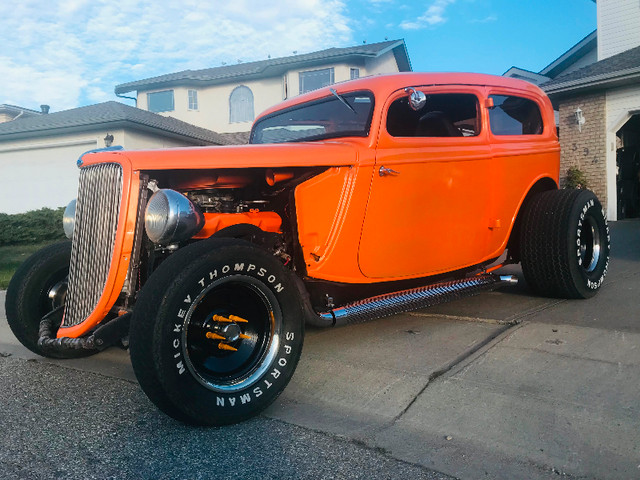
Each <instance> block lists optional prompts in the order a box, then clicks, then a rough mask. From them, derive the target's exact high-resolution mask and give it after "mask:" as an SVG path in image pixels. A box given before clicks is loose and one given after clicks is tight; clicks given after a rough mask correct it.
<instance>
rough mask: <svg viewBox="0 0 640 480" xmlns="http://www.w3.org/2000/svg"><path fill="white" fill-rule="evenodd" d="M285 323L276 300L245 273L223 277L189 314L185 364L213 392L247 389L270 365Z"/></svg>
mask: <svg viewBox="0 0 640 480" xmlns="http://www.w3.org/2000/svg"><path fill="white" fill-rule="evenodd" d="M281 325H282V314H281V311H280V309H279V307H278V303H277V301H276V298H275V296H274V295H273V293H272V292H271V291H270V290H268V289H267V288H265V287H264V285H262V284H261V283H260V282H258V281H257V280H255V279H254V278H252V277H248V276H244V275H234V276H230V277H227V278H223V279H220V280H218V281H216V282H214V283H212V284H211V285H210V286H209V287H207V288H206V289H205V290H204V291H203V292H201V293H200V295H199V296H198V298H196V300H195V301H194V302H193V304H192V305H191V307H190V308H189V310H188V312H187V315H186V316H185V323H184V328H183V329H182V349H183V353H184V358H185V364H186V366H187V368H188V370H189V372H190V373H191V374H192V375H193V376H194V378H195V379H196V380H197V381H198V382H199V383H200V384H202V385H203V386H204V387H206V388H207V389H209V390H213V391H217V392H227V393H231V392H236V391H238V390H242V389H245V388H247V387H249V386H251V385H253V384H255V383H256V382H257V381H258V380H260V378H261V377H262V376H263V375H264V374H265V373H266V372H267V370H268V368H269V366H270V365H271V364H272V362H273V360H274V358H275V356H276V353H277V351H278V348H279V344H280V330H281Z"/></svg>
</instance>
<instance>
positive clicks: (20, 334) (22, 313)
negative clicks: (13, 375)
mask: <svg viewBox="0 0 640 480" xmlns="http://www.w3.org/2000/svg"><path fill="white" fill-rule="evenodd" d="M70 259H71V242H69V241H64V242H60V243H55V244H53V245H49V246H47V247H44V248H43V249H42V250H38V251H37V252H36V253H34V254H33V255H31V256H30V257H29V258H28V259H27V260H25V261H24V263H23V264H22V265H20V267H18V269H17V270H16V273H15V274H14V275H13V277H12V278H11V281H10V282H9V287H8V288H7V297H6V300H5V312H6V314H7V323H9V327H10V328H11V331H12V332H13V334H14V335H15V336H16V338H17V339H18V340H19V341H20V343H22V344H23V345H24V346H25V347H27V348H28V349H29V350H31V351H32V352H34V353H37V354H38V355H42V356H43V357H49V358H81V357H86V356H89V355H93V354H94V353H97V350H51V349H47V348H42V347H40V346H39V345H38V339H39V337H40V333H39V329H40V320H41V319H42V317H44V316H45V315H46V314H47V313H49V312H51V311H52V310H54V309H55V308H57V307H60V306H61V305H63V304H64V298H65V294H66V279H67V276H68V275H69V261H70Z"/></svg>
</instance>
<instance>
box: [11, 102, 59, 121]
mask: <svg viewBox="0 0 640 480" xmlns="http://www.w3.org/2000/svg"><path fill="white" fill-rule="evenodd" d="M41 108H42V111H41V112H38V111H37V110H31V109H30V108H24V107H17V106H15V105H7V104H6V103H3V104H0V123H4V122H11V121H13V120H18V119H20V118H29V117H34V116H37V115H40V114H42V113H47V112H48V111H49V105H42V106H41ZM45 111H46V112H45Z"/></svg>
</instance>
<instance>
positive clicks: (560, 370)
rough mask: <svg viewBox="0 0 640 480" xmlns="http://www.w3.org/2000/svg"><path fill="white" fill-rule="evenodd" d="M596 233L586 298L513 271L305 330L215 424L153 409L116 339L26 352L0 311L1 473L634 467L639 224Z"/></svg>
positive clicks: (222, 474) (451, 472) (488, 473)
mask: <svg viewBox="0 0 640 480" xmlns="http://www.w3.org/2000/svg"><path fill="white" fill-rule="evenodd" d="M612 242H613V258H612V261H611V265H610V270H609V275H608V278H607V281H606V282H605V284H604V286H603V288H602V290H601V292H599V294H598V295H597V296H596V297H595V298H594V299H591V300H588V301H566V300H557V299H545V298H539V297H535V296H533V295H532V294H531V293H530V292H529V291H528V290H527V287H526V284H524V282H521V283H520V284H519V285H518V286H516V287H510V288H505V289H503V290H502V291H499V292H491V293H485V294H482V295H479V296H477V297H472V298H468V299H463V300H459V301H456V302H452V303H450V304H446V305H441V306H438V307H434V308H431V309H426V310H421V311H417V312H412V313H410V314H404V315H397V316H394V317H390V318H386V319H381V320H376V321H372V322H368V323H364V324H360V325H351V326H348V327H344V328H339V329H327V330H318V329H315V330H314V329H310V330H308V332H307V338H306V340H305V348H304V352H303V355H302V359H301V362H300V365H299V367H298V370H297V371H296V374H295V375H294V378H293V380H292V382H291V383H290V385H289V386H288V387H287V389H286V390H285V392H284V393H283V394H282V396H281V397H280V398H279V399H278V400H277V401H276V402H275V403H274V405H273V406H271V407H270V408H269V409H267V411H266V412H265V413H264V414H263V415H261V416H259V417H258V418H255V419H253V420H250V421H248V422H245V423H242V424H240V425H235V426H231V427H224V428H220V429H205V428H193V427H188V426H184V425H181V424H179V423H177V422H174V421H173V420H171V419H169V418H167V417H165V416H164V415H163V414H161V413H160V412H158V411H157V410H156V409H155V407H154V406H153V405H152V404H151V403H150V402H149V401H148V400H147V399H146V397H145V396H144V394H143V393H142V392H141V391H140V389H139V387H138V386H137V384H136V383H135V378H134V376H133V373H132V370H131V366H130V363H129V359H128V355H127V353H126V352H125V351H122V350H117V349H111V350H108V351H106V352H103V353H101V354H99V355H96V356H93V357H90V358H87V359H83V360H74V361H55V360H54V361H52V360H46V359H42V358H40V357H37V356H36V355H34V354H31V353H30V352H28V351H26V350H25V349H24V348H23V347H22V346H21V345H19V344H18V343H17V341H16V340H15V338H13V336H12V335H11V333H10V331H9V330H8V328H7V326H6V320H5V319H4V315H3V312H2V311H0V431H1V432H2V433H3V435H0V477H3V478H134V477H135V478H145V479H146V478H171V479H173V478H465V479H466V478H470V479H471V478H505V479H513V478H527V479H535V478H559V477H561V478H612V479H618V478H638V477H640V402H638V397H639V396H640V395H639V394H640V390H639V389H638V385H640V348H637V346H638V345H640V318H639V315H638V298H637V296H638V292H639V291H640V221H623V222H615V223H614V224H613V225H612ZM508 273H515V274H517V275H519V277H520V278H521V279H522V275H521V273H520V272H519V269H518V267H517V266H516V267H509V269H508ZM0 301H1V303H2V304H4V293H3V292H0ZM438 472H440V473H438Z"/></svg>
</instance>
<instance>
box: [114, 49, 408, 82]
mask: <svg viewBox="0 0 640 480" xmlns="http://www.w3.org/2000/svg"><path fill="white" fill-rule="evenodd" d="M401 46H404V40H389V41H385V42H379V43H371V44H363V45H357V46H355V47H346V48H329V49H327V50H320V51H318V52H311V53H306V54H302V55H293V56H290V57H280V58H272V59H268V60H259V61H257V62H247V63H239V64H237V65H226V66H222V67H214V68H205V69H202V70H184V71H182V72H176V73H169V74H167V75H160V76H158V77H152V78H146V79H143V80H137V81H134V82H128V83H122V84H120V85H117V86H116V88H115V92H116V94H122V93H127V92H131V91H133V90H140V89H141V88H146V89H150V88H156V87H158V88H159V87H162V86H166V85H171V84H173V83H174V82H181V83H189V82H191V83H209V84H211V83H217V82H222V81H224V80H227V79H232V78H236V77H259V76H263V75H266V74H267V73H271V74H273V75H275V74H277V73H279V72H280V71H285V70H287V69H288V68H293V67H295V66H296V65H298V64H309V63H311V64H312V63H314V62H316V63H317V62H321V61H331V60H335V59H336V58H344V57H350V56H360V57H376V56H378V55H381V54H382V53H384V52H386V51H388V50H390V49H394V48H396V47H401ZM407 61H408V58H407Z"/></svg>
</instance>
